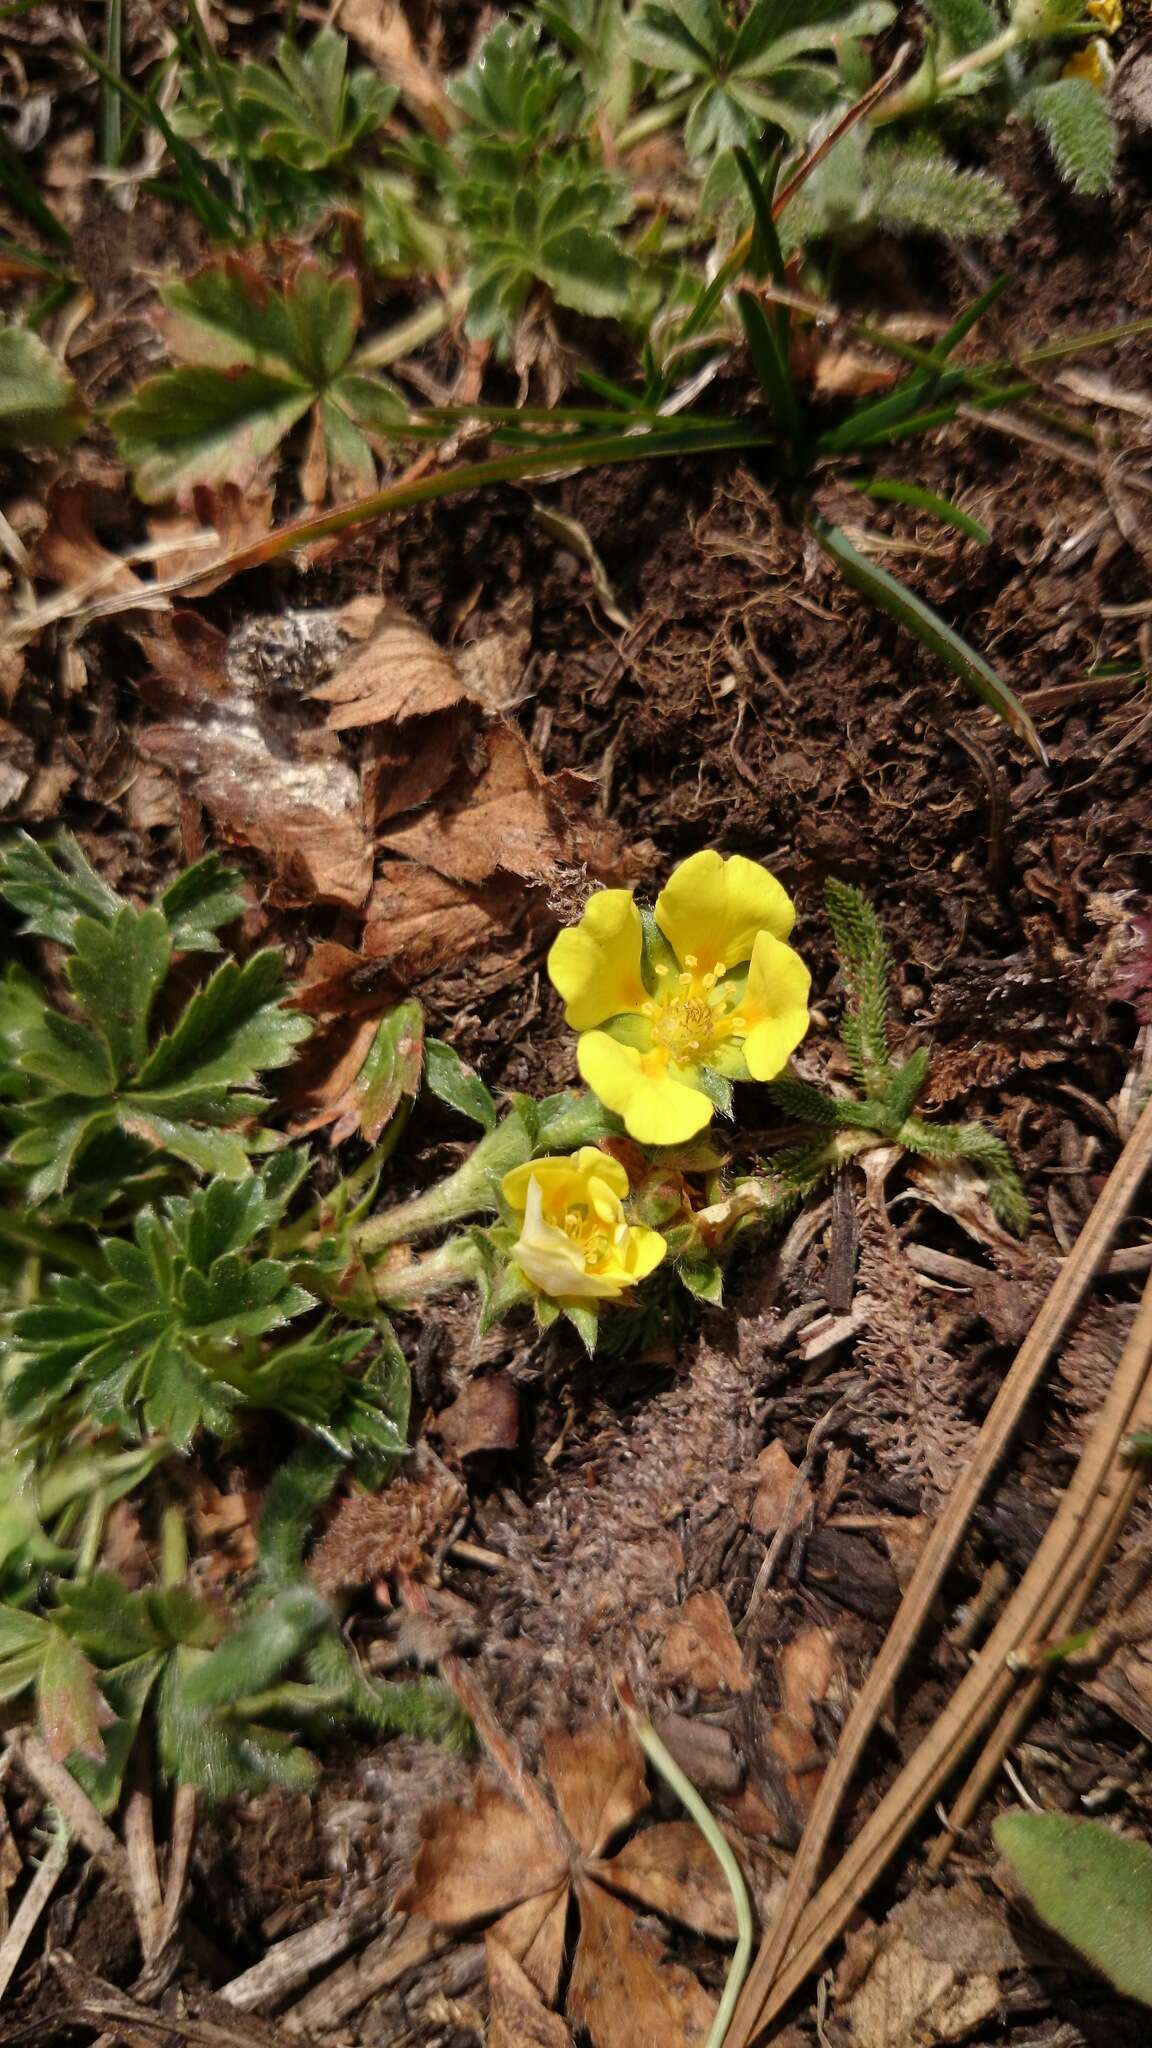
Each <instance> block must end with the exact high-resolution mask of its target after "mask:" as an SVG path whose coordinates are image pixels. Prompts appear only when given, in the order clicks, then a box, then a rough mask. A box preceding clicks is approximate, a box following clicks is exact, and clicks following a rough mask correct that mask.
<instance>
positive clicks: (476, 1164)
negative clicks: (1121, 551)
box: [353, 1116, 532, 1253]
mask: <svg viewBox="0 0 1152 2048" xmlns="http://www.w3.org/2000/svg"><path fill="white" fill-rule="evenodd" d="M531 1150H532V1143H531V1139H530V1138H529V1136H528V1132H527V1130H526V1129H525V1126H524V1125H523V1124H522V1123H521V1121H520V1118H519V1117H518V1116H507V1117H505V1119H504V1121H503V1123H499V1124H497V1126H496V1128H495V1130H494V1131H489V1132H488V1134H487V1136H486V1137H483V1138H481V1140H480V1143H479V1144H478V1145H477V1146H476V1148H475V1150H474V1151H473V1152H472V1154H471V1156H470V1157H469V1158H467V1159H466V1160H465V1161H464V1164H463V1166H460V1167H458V1168H457V1170H456V1172H455V1173H450V1174H449V1175H448V1178H447V1180H442V1181H438V1182H437V1184H436V1186H435V1187H431V1188H427V1189H426V1190H425V1192H424V1193H423V1194H422V1195H413V1197H412V1199H411V1201H408V1202H397V1203H396V1204H395V1205H394V1206H393V1207H392V1208H391V1209H384V1210H382V1211H381V1213H380V1214H379V1215H378V1216H373V1217H372V1218H371V1220H370V1221H369V1222H367V1223H365V1224H362V1225H361V1227H360V1229H359V1230H357V1231H356V1233H355V1236H354V1240H353V1241H354V1243H355V1245H356V1249H357V1251H359V1252H361V1253H371V1252H375V1251H380V1250H382V1249H383V1247H384V1246H385V1245H389V1244H400V1243H401V1242H403V1241H404V1240H406V1239H408V1238H413V1237H424V1236H427V1234H428V1232H429V1231H432V1230H437V1229H439V1228H440V1226H441V1225H442V1224H445V1223H458V1222H459V1221H460V1219H461V1217H463V1216H477V1215H481V1214H483V1213H484V1212H485V1211H488V1212H491V1211H492V1210H494V1209H495V1207H496V1187H495V1183H496V1181H497V1180H498V1179H499V1178H500V1176H501V1175H502V1174H505V1173H508V1172H509V1171H510V1169H511V1168H512V1167H513V1166H520V1165H521V1164H522V1163H523V1161H524V1160H525V1159H527V1158H528V1157H529V1156H530V1154H531Z"/></svg>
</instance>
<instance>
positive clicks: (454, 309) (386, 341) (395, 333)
mask: <svg viewBox="0 0 1152 2048" xmlns="http://www.w3.org/2000/svg"><path fill="white" fill-rule="evenodd" d="M467 304H468V287H467V285H466V284H458V285H457V286H456V287H455V289H454V290H453V291H450V292H446V293H445V295H444V297H443V298H442V299H430V300H429V302H428V304H427V305H426V306H420V307H419V308H418V309H417V311H416V312H415V313H410V314H409V316H408V318H407V320H400V321H398V322H397V324H396V326H395V327H386V328H385V329H384V332H383V334H378V335H377V336H376V339H375V341H366V342H365V344H364V346H363V348H361V349H357V351H356V354H355V356H354V357H353V359H352V363H351V368H352V369H354V370H373V369H379V368H381V366H382V365H383V364H385V363H395V362H398V361H399V359H400V357H401V356H407V355H411V353H412V351H413V349H416V348H420V347H421V346H422V345H423V343H424V342H426V341H431V340H432V339H433V337H434V336H435V335H437V334H439V333H440V332H441V330H442V329H443V328H445V327H448V326H450V325H451V323H452V321H453V320H455V318H456V316H457V314H458V313H462V312H463V311H464V308H465V306H466V305H467Z"/></svg>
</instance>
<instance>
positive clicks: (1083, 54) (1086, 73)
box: [1060, 36, 1115, 92]
mask: <svg viewBox="0 0 1152 2048" xmlns="http://www.w3.org/2000/svg"><path fill="white" fill-rule="evenodd" d="M1114 70H1115V66H1114V64H1113V62H1112V59H1111V57H1110V56H1109V54H1108V45H1107V43H1105V42H1104V41H1103V40H1102V39H1101V37H1100V36H1093V38H1092V40H1091V42H1090V43H1085V44H1084V45H1083V47H1082V48H1081V49H1079V50H1077V52H1076V54H1075V56H1073V57H1069V59H1068V62H1067V63H1066V64H1065V65H1064V67H1063V69H1062V71H1061V73H1060V76H1061V78H1086V79H1087V80H1088V83H1089V85H1092V86H1095V88H1096V91H1097V92H1107V91H1108V88H1109V86H1110V85H1111V83H1112V76H1113V72H1114Z"/></svg>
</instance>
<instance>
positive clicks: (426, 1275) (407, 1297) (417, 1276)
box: [372, 1237, 480, 1308]
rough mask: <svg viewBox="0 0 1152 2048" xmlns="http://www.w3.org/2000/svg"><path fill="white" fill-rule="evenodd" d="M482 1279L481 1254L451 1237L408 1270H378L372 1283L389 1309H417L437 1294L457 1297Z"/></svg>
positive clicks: (401, 1268)
mask: <svg viewBox="0 0 1152 2048" xmlns="http://www.w3.org/2000/svg"><path fill="white" fill-rule="evenodd" d="M479 1277H480V1254H479V1252H478V1251H477V1249H476V1247H475V1245H474V1244H471V1243H470V1242H469V1240H468V1239H467V1238H466V1237H450V1238H449V1239H448V1241H447V1243H446V1244H442V1245H438V1246H437V1248H436V1250H435V1251H434V1252H429V1253H428V1256H427V1257H426V1258H423V1259H416V1260H414V1261H413V1263H412V1264H411V1265H409V1266H398V1267H396V1268H389V1267H385V1266H378V1267H377V1268H376V1270H375V1272H374V1273H373V1275H372V1283H373V1286H374V1287H375V1289H376V1293H377V1295H378V1297H379V1299H380V1300H381V1301H382V1302H383V1303H384V1306H385V1307H386V1308H414V1307H416V1305H417V1304H418V1303H419V1302H423V1301H428V1300H429V1299H430V1298H431V1296H432V1295H434V1294H454V1293H456V1292H457V1291H458V1290H459V1289H460V1288H463V1287H473V1286H475V1284H476V1281H477V1280H478V1279H479Z"/></svg>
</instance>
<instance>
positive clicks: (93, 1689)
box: [0, 1607, 111, 1758]
mask: <svg viewBox="0 0 1152 2048" xmlns="http://www.w3.org/2000/svg"><path fill="white" fill-rule="evenodd" d="M30 1687H31V1688H33V1689H34V1690H35V1693H36V1711H37V1721H38V1724H39V1728H40V1732H41V1734H42V1735H43V1737H44V1740H45V1741H46V1742H47V1744H48V1746H49V1748H50V1749H51V1751H52V1754H53V1756H55V1757H58V1758H64V1757H66V1756H69V1755H70V1754H71V1753H72V1752H73V1751H74V1750H75V1751H79V1752H80V1754H81V1755H84V1756H89V1757H96V1758H99V1757H101V1756H102V1755H103V1753H104V1750H103V1743H102V1741H101V1729H102V1728H103V1727H104V1726H105V1725H106V1723H107V1722H108V1720H109V1719H110V1718H111V1717H110V1715H109V1713H108V1711H107V1709H106V1707H105V1705H104V1702H103V1700H102V1699H101V1696H100V1692H99V1689H98V1687H97V1684H96V1674H95V1672H94V1670H93V1668H92V1666H91V1664H90V1663H89V1662H88V1659H87V1658H86V1657H85V1655H84V1653H83V1651H82V1650H81V1649H80V1648H79V1647H78V1646H77V1645H76V1644H75V1643H73V1642H71V1641H70V1640H69V1638H68V1636H67V1635H66V1634H65V1633H63V1631H62V1630H61V1629H60V1628H59V1627H58V1626H57V1625H56V1622H55V1621H54V1620H51V1619H48V1618H46V1617H45V1616H43V1615H37V1614H27V1613H25V1612H24V1611H23V1609H18V1608H13V1607H2V1608H0V1699H15V1698H18V1697H19V1695H20V1694H21V1693H22V1692H26V1691H27V1690H28V1689H29V1688H30Z"/></svg>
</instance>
